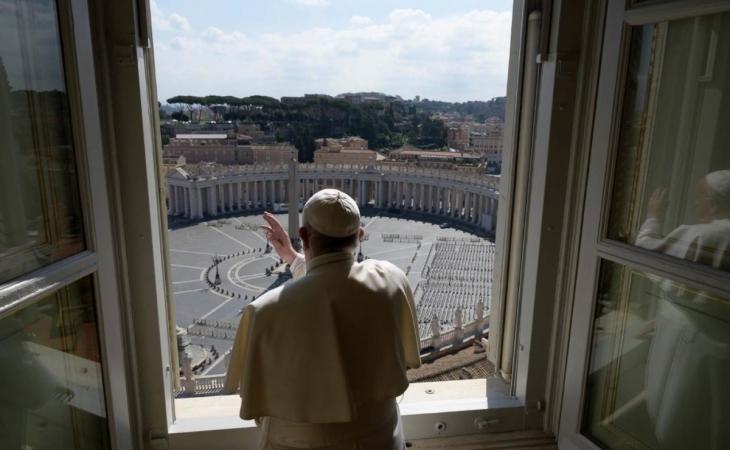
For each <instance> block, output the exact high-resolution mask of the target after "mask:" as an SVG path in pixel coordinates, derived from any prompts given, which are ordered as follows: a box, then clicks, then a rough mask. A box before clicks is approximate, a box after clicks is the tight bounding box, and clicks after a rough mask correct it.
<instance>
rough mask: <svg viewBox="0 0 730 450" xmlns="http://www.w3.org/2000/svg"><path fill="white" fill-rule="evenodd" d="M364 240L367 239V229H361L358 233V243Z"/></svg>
mask: <svg viewBox="0 0 730 450" xmlns="http://www.w3.org/2000/svg"><path fill="white" fill-rule="evenodd" d="M363 239H365V228H363V227H360V229H359V230H358V231H357V240H358V242H360V241H362V240H363Z"/></svg>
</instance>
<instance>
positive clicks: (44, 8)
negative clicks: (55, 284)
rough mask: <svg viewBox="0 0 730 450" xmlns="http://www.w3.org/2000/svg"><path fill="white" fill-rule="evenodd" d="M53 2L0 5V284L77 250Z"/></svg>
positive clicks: (10, 0)
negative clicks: (0, 168)
mask: <svg viewBox="0 0 730 450" xmlns="http://www.w3.org/2000/svg"><path fill="white" fill-rule="evenodd" d="M61 56H62V55H61V40H60V36H59V29H58V23H57V12H56V5H55V2H54V1H52V0H34V1H24V0H0V167H2V169H3V175H2V177H0V283H2V282H5V281H7V280H10V279H12V278H15V277H17V276H18V275H21V274H23V273H25V272H29V271H31V270H34V269H37V268H39V267H41V266H43V265H46V264H49V263H51V262H53V261H57V260H59V259H62V258H64V257H67V256H70V255H72V254H74V253H77V252H79V251H80V250H82V248H83V245H84V243H83V238H82V223H81V212H80V207H79V192H78V183H77V174H76V164H75V158H74V148H73V140H72V133H71V125H70V118H69V105H68V98H67V95H66V83H65V79H64V71H63V61H62V57H61Z"/></svg>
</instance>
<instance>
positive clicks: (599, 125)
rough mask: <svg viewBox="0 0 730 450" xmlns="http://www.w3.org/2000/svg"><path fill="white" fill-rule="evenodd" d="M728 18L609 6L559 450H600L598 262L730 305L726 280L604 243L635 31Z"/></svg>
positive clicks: (682, 5) (613, 0)
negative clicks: (594, 407) (592, 424)
mask: <svg viewBox="0 0 730 450" xmlns="http://www.w3.org/2000/svg"><path fill="white" fill-rule="evenodd" d="M725 11H730V2H727V1H704V0H702V1H686V0H679V1H668V2H660V3H657V2H653V3H649V4H648V5H644V6H641V5H639V6H636V7H633V8H631V7H626V6H625V2H624V1H623V0H609V2H608V9H607V14H606V27H605V31H604V36H603V54H602V63H601V74H600V80H599V87H598V97H597V106H596V114H595V123H594V127H593V140H592V146H591V147H592V148H591V157H590V158H591V160H590V168H589V175H588V184H587V187H586V203H585V213H584V218H583V228H582V230H581V247H580V264H579V270H578V274H577V284H576V290H575V299H574V308H573V313H572V320H571V331H570V346H569V350H568V366H567V371H566V378H565V385H566V386H570V387H572V389H566V390H564V395H563V406H562V411H561V420H560V429H559V434H558V442H559V446H560V448H566V449H595V450H598V449H599V448H600V447H599V446H598V445H597V444H596V443H594V442H593V441H591V440H590V439H588V438H587V437H586V436H585V435H583V434H581V424H582V417H583V407H584V401H585V395H586V391H585V380H586V377H587V373H588V365H589V358H590V348H591V342H592V328H593V317H594V312H595V310H594V308H595V304H596V301H595V297H596V294H597V289H598V281H599V277H600V269H601V261H606V262H613V263H617V264H618V265H620V266H624V267H629V268H632V269H637V270H640V271H642V272H646V273H651V274H655V275H658V276H660V277H663V278H670V279H672V280H675V281H678V282H680V283H683V284H685V285H687V286H689V287H694V288H698V289H702V290H705V291H707V292H712V293H715V294H718V295H721V296H724V297H730V286H729V285H728V282H727V280H728V275H727V273H725V272H722V271H720V270H718V269H713V268H711V267H704V266H699V265H697V264H694V263H691V262H688V261H684V260H681V259H676V258H673V257H671V256H667V255H663V254H660V253H656V252H652V251H649V250H645V249H642V248H639V247H636V246H633V245H630V244H626V243H623V242H618V241H613V240H610V239H608V238H607V237H606V236H607V226H608V213H609V206H610V195H611V188H612V186H613V175H614V174H613V170H614V161H615V160H616V157H617V151H618V149H617V142H618V137H619V136H618V135H619V131H620V130H619V126H620V119H621V115H622V104H623V98H624V96H623V91H624V83H625V81H626V80H625V78H626V77H625V75H626V68H627V64H626V63H627V58H628V52H629V44H630V37H631V27H634V26H640V25H645V24H651V23H657V22H662V21H666V20H675V19H681V18H686V17H692V16H696V15H704V14H712V13H718V12H725Z"/></svg>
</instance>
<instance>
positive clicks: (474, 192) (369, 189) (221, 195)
mask: <svg viewBox="0 0 730 450" xmlns="http://www.w3.org/2000/svg"><path fill="white" fill-rule="evenodd" d="M291 171H294V173H291ZM290 180H294V181H293V182H294V183H296V184H295V185H293V186H292V185H291V183H292V181H290ZM167 182H168V212H169V214H170V215H172V216H181V217H184V218H187V219H202V218H205V217H216V216H219V215H222V214H229V213H233V212H240V211H246V210H260V209H262V208H264V209H266V208H273V206H274V204H277V203H279V204H280V203H287V199H288V198H289V193H290V190H291V189H296V191H295V197H296V198H299V201H300V206H301V204H303V203H304V202H305V201H306V200H307V199H308V198H309V197H310V196H311V195H312V194H314V193H315V192H317V191H318V190H319V189H322V188H325V187H334V188H337V189H340V190H342V191H344V192H347V193H348V194H349V195H350V196H352V197H353V198H354V199H356V200H357V202H358V205H360V207H373V208H377V209H382V210H397V211H404V210H405V211H414V212H420V213H423V214H427V215H430V216H433V217H439V218H445V219H449V220H457V221H459V222H462V223H464V224H467V225H470V226H472V227H474V228H477V229H479V230H481V231H483V232H485V233H493V232H494V228H495V225H496V217H497V205H498V202H499V176H495V175H483V174H472V173H463V172H457V171H453V170H439V169H423V168H413V167H409V166H407V165H393V164H382V163H381V164H370V165H362V166H361V165H349V164H342V165H331V164H326V165H325V164H292V165H256V166H215V165H197V166H188V167H185V168H178V169H176V170H175V171H173V172H172V173H171V174H169V175H168V177H167Z"/></svg>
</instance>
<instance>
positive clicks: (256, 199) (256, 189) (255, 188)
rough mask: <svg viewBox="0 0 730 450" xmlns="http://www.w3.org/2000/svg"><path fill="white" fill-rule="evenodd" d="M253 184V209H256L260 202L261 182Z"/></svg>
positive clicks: (253, 182)
mask: <svg viewBox="0 0 730 450" xmlns="http://www.w3.org/2000/svg"><path fill="white" fill-rule="evenodd" d="M251 183H252V184H253V207H254V208H256V205H257V204H258V202H259V182H258V181H256V180H254V181H252V182H251Z"/></svg>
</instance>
